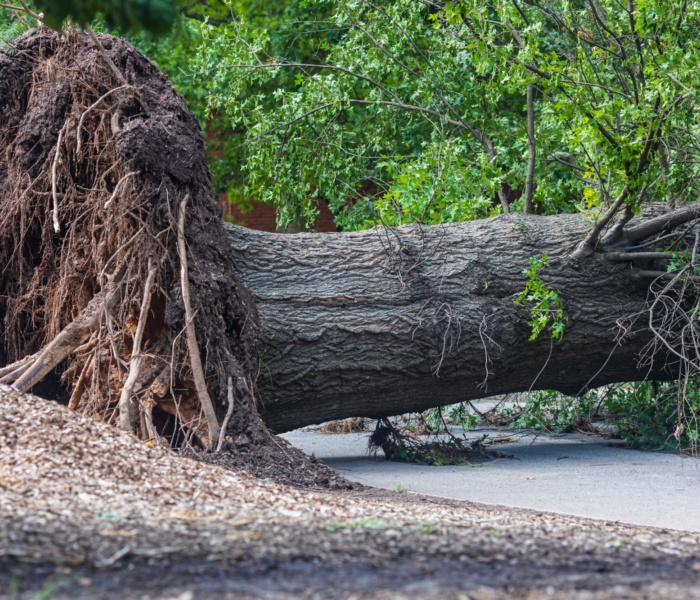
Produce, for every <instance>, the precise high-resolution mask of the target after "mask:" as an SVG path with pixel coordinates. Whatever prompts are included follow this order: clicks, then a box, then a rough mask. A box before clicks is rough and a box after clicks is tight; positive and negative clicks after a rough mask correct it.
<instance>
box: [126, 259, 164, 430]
mask: <svg viewBox="0 0 700 600" xmlns="http://www.w3.org/2000/svg"><path fill="white" fill-rule="evenodd" d="M156 273H157V268H156V267H155V266H154V265H153V264H152V263H151V260H150V259H149V266H148V277H147V278H146V283H145V285H144V286H143V300H142V301H141V311H140V312H139V322H138V325H137V326H136V333H135V334H134V342H133V346H132V348H131V359H130V361H129V375H128V376H127V378H126V381H125V382H124V387H123V388H122V392H121V395H120V396H119V404H118V408H119V426H120V427H121V429H122V431H128V432H134V431H136V419H137V415H138V412H137V407H136V406H134V405H133V402H132V394H133V392H134V386H135V385H136V381H137V379H138V378H139V374H140V372H141V362H142V361H143V356H141V340H142V339H143V331H144V329H145V327H146V319H147V318H148V311H149V309H150V307H151V297H152V295H153V289H152V288H153V280H154V279H155V277H156Z"/></svg>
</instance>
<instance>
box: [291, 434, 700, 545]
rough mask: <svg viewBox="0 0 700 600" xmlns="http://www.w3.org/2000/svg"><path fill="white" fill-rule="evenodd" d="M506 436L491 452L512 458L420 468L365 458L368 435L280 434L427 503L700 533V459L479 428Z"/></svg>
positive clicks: (343, 468) (589, 439) (347, 472)
mask: <svg viewBox="0 0 700 600" xmlns="http://www.w3.org/2000/svg"><path fill="white" fill-rule="evenodd" d="M484 434H488V435H489V437H490V438H492V439H498V438H499V436H501V437H502V436H504V435H505V436H507V437H510V439H511V441H510V442H508V443H503V444H498V445H496V446H495V447H494V449H496V450H498V451H499V452H503V453H507V454H510V455H512V456H513V458H512V459H506V458H499V459H493V460H488V461H486V462H481V463H477V464H471V465H460V466H442V467H438V466H424V465H415V464H406V463H400V462H390V461H386V460H384V458H383V457H382V455H381V452H380V453H379V455H378V456H377V457H371V456H368V454H367V439H368V436H369V434H368V433H350V434H332V435H329V434H323V433H320V432H319V431H318V430H313V429H306V430H299V431H293V432H290V433H287V434H285V435H284V436H283V437H285V438H286V439H287V440H288V441H289V442H290V443H292V444H293V445H295V446H297V447H299V448H301V449H302V450H304V451H305V452H307V453H308V454H311V453H312V452H314V453H315V454H316V456H317V457H318V458H320V459H321V460H323V461H324V462H326V463H327V464H328V465H330V466H331V467H332V468H334V469H335V470H336V471H338V473H340V474H341V475H343V476H344V477H346V478H347V479H349V480H351V481H357V482H359V483H363V484H365V485H370V486H374V487H379V488H386V489H392V490H399V491H410V492H416V493H420V494H427V495H431V496H440V497H445V498H454V499H459V500H469V501H472V502H482V503H486V504H499V505H503V506H514V507H519V508H530V509H535V510H541V511H546V512H556V513H561V514H567V515H575V516H581V517H590V518H595V519H603V520H606V521H620V522H623V523H631V524H636V525H649V526H654V527H661V528H666V529H681V530H687V531H696V532H697V531H700V459H697V458H693V457H684V456H679V455H677V454H671V453H663V452H642V451H637V450H630V449H628V448H625V447H620V445H619V444H615V443H611V442H610V441H609V440H607V439H604V438H601V437H596V436H587V435H579V434H565V435H553V434H540V435H536V434H534V433H532V432H529V431H517V432H513V431H510V430H504V429H489V428H480V429H479V430H478V431H476V432H473V433H472V434H471V435H472V436H480V435H484Z"/></svg>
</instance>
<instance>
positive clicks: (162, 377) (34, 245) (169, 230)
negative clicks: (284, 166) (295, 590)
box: [0, 28, 332, 482]
mask: <svg viewBox="0 0 700 600" xmlns="http://www.w3.org/2000/svg"><path fill="white" fill-rule="evenodd" d="M92 36H93V37H91V36H90V35H87V34H86V33H83V32H80V31H78V30H76V29H68V30H66V31H64V32H63V33H62V34H58V33H55V32H53V31H50V30H48V29H45V28H42V29H39V30H34V31H30V32H28V33H26V34H24V35H23V36H21V37H19V38H18V39H16V40H14V41H13V53H12V56H10V55H8V54H4V53H0V144H1V145H2V148H3V153H2V155H1V156H0V209H1V210H0V265H2V271H0V365H5V366H0V383H7V384H12V385H13V386H14V387H15V388H16V389H18V390H19V391H28V390H30V389H35V390H37V391H38V390H39V389H40V388H39V387H38V386H40V385H41V384H42V382H43V381H45V380H46V379H47V378H49V379H50V380H51V381H52V383H53V384H54V385H51V386H46V385H45V386H44V388H43V390H45V393H48V394H49V395H51V396H52V397H53V398H54V399H58V400H62V401H63V402H64V403H68V405H69V406H70V408H71V409H73V410H75V411H77V412H79V413H81V414H84V415H88V416H91V417H94V418H97V419H99V420H102V421H106V422H108V423H111V424H114V425H118V426H119V427H120V428H121V429H122V430H125V431H129V432H131V433H133V434H134V435H136V436H137V437H139V438H141V439H142V440H144V441H147V442H149V443H151V444H154V445H158V446H164V447H173V448H178V449H181V450H184V451H187V452H190V453H201V452H202V451H214V450H217V449H221V448H226V449H227V452H228V455H229V456H230V458H229V459H228V461H229V463H230V464H231V465H235V466H237V467H244V466H246V465H249V466H250V469H249V470H251V472H255V473H258V474H261V475H269V476H280V477H282V478H283V479H285V478H286V479H289V480H293V479H294V477H295V474H297V473H298V467H299V464H304V465H305V467H304V471H305V472H307V474H308V472H311V471H314V470H316V472H317V475H318V476H316V475H314V477H312V479H314V481H315V480H318V481H322V480H324V478H326V479H328V481H329V482H330V481H331V479H332V478H331V477H330V475H329V472H328V470H327V469H325V467H321V466H320V465H317V464H316V463H313V462H311V461H310V460H309V459H302V456H303V455H302V454H301V452H299V451H297V450H295V449H293V448H289V447H284V445H283V444H282V443H281V442H279V441H278V440H276V439H275V438H273V437H272V436H271V435H270V434H269V432H268V431H267V429H266V428H265V426H264V424H263V423H262V421H261V419H260V417H259V416H258V413H257V410H256V406H255V374H256V373H257V370H258V369H257V366H258V357H257V351H256V332H257V316H256V310H255V305H254V301H253V299H252V297H251V296H250V294H248V292H247V291H246V290H245V289H244V288H243V287H242V286H241V285H239V283H238V282H237V281H236V277H235V275H234V271H233V267H232V260H231V257H230V251H229V242H228V234H227V233H226V232H225V230H224V228H223V224H222V223H221V220H220V215H219V211H218V209H217V207H216V204H215V202H214V200H213V195H212V190H211V182H210V174H209V170H208V166H207V159H206V155H205V152H204V146H203V142H202V135H201V131H200V128H199V125H198V122H197V120H196V119H195V117H194V116H193V115H192V114H191V113H190V112H189V111H188V110H187V108H186V106H185V103H184V100H183V98H182V97H181V96H180V95H179V94H178V93H177V92H176V91H175V89H174V88H173V86H172V84H171V83H170V82H169V80H168V79H167V77H166V76H165V75H164V74H163V73H161V72H159V71H158V70H157V69H156V67H155V65H154V64H153V63H152V62H150V61H149V60H148V59H147V58H145V57H144V56H143V55H141V54H140V53H138V52H137V51H136V50H135V49H134V48H133V47H132V46H131V45H130V44H128V43H127V42H126V41H124V40H120V39H117V38H114V37H111V36H108V35H100V36H97V37H95V36H94V34H92ZM51 390H53V391H51ZM220 429H223V431H220ZM216 460H217V461H222V460H224V457H223V456H221V457H218V458H216ZM304 461H305V462H304ZM307 479H308V478H307V476H306V475H304V476H302V477H301V480H302V481H306V480H307Z"/></svg>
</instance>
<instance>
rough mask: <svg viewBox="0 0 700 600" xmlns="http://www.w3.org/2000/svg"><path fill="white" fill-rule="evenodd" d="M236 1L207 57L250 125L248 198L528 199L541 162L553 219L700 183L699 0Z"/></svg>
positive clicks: (210, 32)
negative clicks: (265, 6) (271, 10)
mask: <svg viewBox="0 0 700 600" xmlns="http://www.w3.org/2000/svg"><path fill="white" fill-rule="evenodd" d="M238 4H239V9H240V8H242V9H243V10H241V12H240V18H239V19H237V20H236V21H235V22H232V23H231V24H229V25H225V26H223V27H219V28H206V29H204V30H203V31H202V34H203V44H202V46H201V47H200V51H199V53H198V56H197V60H196V67H197V71H198V72H199V73H200V74H201V77H202V78H205V79H206V80H207V83H208V85H209V86H210V93H211V95H210V99H209V105H210V110H211V111H212V113H213V114H221V113H225V114H226V115H228V117H229V118H230V120H231V126H232V127H233V128H234V129H235V130H236V131H238V132H240V133H241V134H242V136H245V138H244V139H245V142H244V145H245V163H244V167H243V171H242V173H241V178H242V180H244V181H245V183H246V185H247V189H248V193H249V194H251V195H253V196H255V197H257V198H260V199H263V200H266V201H270V202H273V203H275V204H277V205H278V206H280V207H282V208H283V209H284V210H285V211H286V214H287V215H288V217H290V218H291V216H292V215H293V214H303V215H305V216H306V217H307V219H309V220H310V217H311V216H312V215H313V212H314V208H313V207H314V199H315V198H324V199H326V200H328V201H330V203H331V206H332V207H333V210H334V211H335V212H336V213H337V214H338V215H339V217H338V218H339V220H340V222H341V224H342V225H343V226H345V227H346V228H358V227H365V226H368V225H373V224H375V223H376V222H378V221H381V222H384V223H388V224H397V223H403V222H410V221H416V220H420V221H424V222H430V223H435V222H444V221H459V220H465V219H472V218H478V217H483V216H488V215H491V214H495V213H498V212H500V211H504V210H516V211H517V210H523V209H524V208H525V204H526V203H527V202H526V201H527V195H528V194H525V191H526V189H525V188H526V182H527V180H528V171H529V169H528V166H529V165H532V168H533V169H534V173H533V174H532V175H531V179H530V180H531V181H532V182H534V185H532V188H533V191H532V206H533V210H534V211H536V212H539V213H552V212H561V211H564V212H569V211H583V212H586V213H589V214H590V215H591V217H592V218H593V219H596V218H597V217H598V216H599V215H601V214H603V213H604V212H605V210H606V209H607V208H608V207H609V206H611V205H615V206H616V207H617V208H621V207H623V208H624V206H627V207H629V208H630V210H633V211H634V210H636V209H637V207H638V206H639V205H640V204H641V203H642V202H644V201H659V200H661V201H669V202H675V201H680V200H683V199H685V198H687V197H688V196H690V195H693V194H694V193H695V191H696V189H697V188H696V179H697V160H696V156H697V148H698V146H697V144H698V138H697V133H698V130H697V112H698V111H697V110H696V102H697V99H696V91H695V89H694V88H695V87H696V82H695V79H696V78H695V77H694V75H693V69H694V65H695V64H696V60H695V57H697V55H698V44H697V40H696V39H695V35H694V32H695V29H696V28H697V25H698V16H699V15H698V10H699V8H700V6H698V3H697V2H681V3H667V2H660V1H655V0H643V1H637V2H629V3H627V5H626V6H623V7H620V6H619V3H617V2H614V1H612V0H603V1H590V2H588V1H579V2H570V1H565V0H548V1H538V2H517V1H512V0H508V1H506V0H495V1H494V0H491V1H489V2H476V1H472V0H461V1H456V2H415V1H413V0H398V1H395V2H381V1H380V2H376V1H371V0H367V1H366V0H357V1H353V2H325V1H320V0H318V1H316V0H312V1H309V2H305V3H303V4H302V5H301V7H299V6H297V5H296V4H295V3H284V4H283V7H284V8H282V9H279V11H280V12H282V11H284V12H285V18H284V19H279V20H274V19H271V18H270V16H269V14H261V13H260V12H256V11H255V10H253V9H252V8H251V7H252V6H253V5H255V4H256V3H238ZM528 97H529V98H530V103H529V104H530V110H528ZM528 117H529V118H528ZM528 121H530V122H531V124H532V134H533V135H532V139H531V136H530V135H529V134H528ZM530 155H532V156H533V158H532V159H530ZM494 200H495V201H494Z"/></svg>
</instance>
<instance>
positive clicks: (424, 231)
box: [228, 206, 699, 431]
mask: <svg viewBox="0 0 700 600" xmlns="http://www.w3.org/2000/svg"><path fill="white" fill-rule="evenodd" d="M698 210H699V208H698V207H697V206H691V207H689V208H686V209H685V211H684V212H678V213H676V220H677V221H679V222H683V223H686V224H687V222H688V220H693V219H694V218H696V217H697V215H698ZM668 226H669V218H668V216H665V215H661V216H659V217H657V218H656V219H639V220H635V221H631V222H630V223H629V224H628V226H627V227H626V228H625V229H624V233H623V234H619V237H617V239H616V241H615V242H614V243H613V242H610V243H609V244H600V245H599V246H598V248H597V251H596V252H593V253H591V254H589V255H587V256H584V257H581V258H579V259H578V260H572V259H570V258H569V257H570V256H571V254H572V253H573V252H575V251H576V247H577V245H578V244H579V243H580V242H581V240H583V239H585V238H586V236H587V235H588V234H589V233H590V224H589V223H587V222H586V221H585V220H584V219H583V218H582V217H580V216H578V215H558V216H552V217H538V216H532V215H517V216H504V217H499V218H496V219H489V220H484V221H471V222H468V223H461V224H450V225H444V226H432V227H421V226H418V225H413V226H404V227H399V228H395V229H387V228H375V229H372V230H368V231H362V232H356V233H345V234H297V235H291V236H289V235H275V234H268V233H262V232H258V231H252V230H247V229H244V228H241V227H235V226H228V231H229V237H230V242H231V245H232V247H233V265H234V270H235V271H236V274H237V277H238V280H239V281H240V282H241V283H243V285H244V286H245V287H246V288H247V289H248V290H250V291H251V292H252V293H253V295H254V296H255V300H256V307H257V311H258V314H259V323H260V330H259V340H260V343H259V348H260V358H261V370H260V376H259V377H258V380H257V381H258V392H259V398H260V401H259V408H260V411H261V413H262V415H263V419H264V420H265V422H266V423H267V424H268V425H269V426H270V427H272V428H273V429H274V430H275V431H287V430H290V429H295V428H297V427H302V426H304V425H308V424H310V423H321V422H324V421H328V420H331V419H339V418H343V417H348V416H364V417H374V418H378V417H382V416H387V415H396V414H401V413H406V412H412V411H422V410H425V409H427V408H430V407H435V406H444V405H447V404H451V403H456V402H461V401H465V400H471V399H476V398H483V397H485V396H489V395H495V394H505V393H510V392H522V391H527V390H531V389H556V390H559V391H561V392H563V393H565V394H569V395H578V394H581V393H584V392H586V391H588V390H589V389H592V388H594V387H598V386H601V385H604V384H607V383H612V382H620V381H637V380H640V379H647V378H651V379H669V378H673V377H676V376H677V375H678V371H679V366H678V364H677V361H674V360H673V359H671V358H669V356H668V354H667V352H661V353H658V354H657V352H656V350H657V342H658V341H659V338H658V337H657V336H656V335H655V333H654V331H653V330H652V329H650V328H649V304H650V284H651V283H652V282H653V281H654V280H655V279H657V278H658V277H659V275H661V276H662V279H663V278H664V277H666V275H664V274H662V273H661V272H660V271H659V269H665V264H666V262H667V261H664V260H663V257H664V255H662V254H657V253H653V254H652V255H651V256H650V253H649V252H648V249H646V248H645V249H643V250H645V251H641V250H638V251H637V253H636V254H634V255H632V254H631V253H629V251H628V248H629V247H630V246H635V247H638V246H639V244H640V243H642V242H643V241H644V240H647V239H648V238H653V237H654V236H658V235H659V233H660V232H661V231H665V230H667V229H668ZM543 254H547V255H548V256H549V260H548V264H549V266H548V267H547V268H544V269H542V271H541V272H540V274H539V275H540V276H541V278H542V279H543V280H544V281H546V283H547V284H548V285H550V286H551V287H552V288H554V289H555V290H557V292H558V294H559V296H560V298H561V299H562V301H563V303H564V307H565V313H566V314H567V315H568V319H569V320H568V323H567V324H566V328H565V333H564V336H563V338H562V339H561V340H553V339H552V338H551V336H550V335H549V334H548V333H547V332H543V333H542V334H541V335H539V336H538V338H537V339H536V340H534V341H530V340H529V338H530V336H531V327H530V325H529V324H528V321H529V320H530V313H529V310H528V308H527V307H525V306H518V305H517V304H516V303H515V301H514V299H515V297H516V295H517V294H518V293H519V292H522V290H523V288H524V286H525V283H526V281H527V277H526V276H525V275H524V274H523V269H524V268H525V267H527V265H528V263H529V258H530V257H532V256H537V257H539V256H541V255H543ZM657 257H658V258H657ZM659 318H661V317H660V315H657V316H656V317H655V320H658V319H659Z"/></svg>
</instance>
